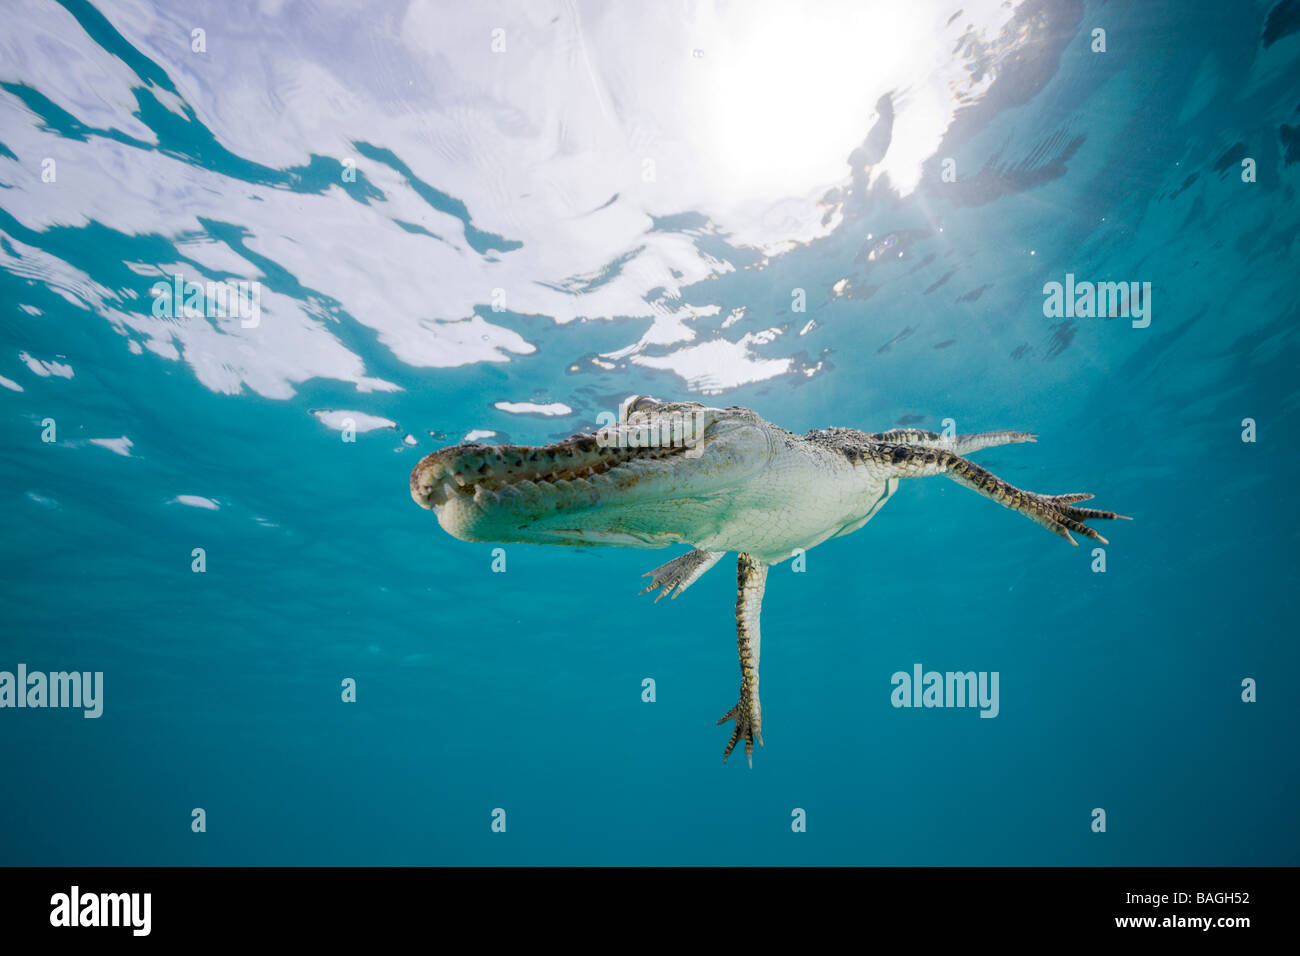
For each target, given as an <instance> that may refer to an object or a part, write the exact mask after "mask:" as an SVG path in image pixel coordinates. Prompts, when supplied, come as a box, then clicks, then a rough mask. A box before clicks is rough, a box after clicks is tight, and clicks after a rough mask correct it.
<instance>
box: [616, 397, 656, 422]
mask: <svg viewBox="0 0 1300 956" xmlns="http://www.w3.org/2000/svg"><path fill="white" fill-rule="evenodd" d="M658 404H659V402H658V400H656V399H653V398H651V397H650V396H649V395H637V396H636V397H635V398H633V399H631V400H630V401H629V402H628V403H627V405H626V406H625V408H624V411H623V419H624V421H626V420H627V418H628V417H629V416H631V415H632V414H633V413H634V412H643V411H645V410H646V409H648V408H653V407H654V406H656V405H658Z"/></svg>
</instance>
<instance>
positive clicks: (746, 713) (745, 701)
mask: <svg viewBox="0 0 1300 956" xmlns="http://www.w3.org/2000/svg"><path fill="white" fill-rule="evenodd" d="M729 720H734V721H735V722H736V729H735V730H733V731H732V732H731V739H730V740H728V741H727V749H726V750H724V751H723V752H722V762H723V763H726V762H727V758H728V757H730V756H731V751H732V750H733V749H735V746H736V743H737V742H738V741H740V740H741V739H743V740H744V741H745V758H746V759H747V760H748V761H749V767H750V769H751V770H752V769H753V768H754V740H755V738H757V739H758V745H759V746H760V747H761V746H763V715H762V712H761V711H760V710H759V706H758V701H756V700H754V699H753V698H751V697H750V695H749V694H747V693H746V692H745V691H744V690H743V689H742V690H741V692H740V701H739V702H738V703H737V704H736V706H735V707H733V708H731V710H729V711H727V712H726V713H725V714H723V715H722V719H721V720H719V721H718V723H719V724H725V723H726V722H727V721H729Z"/></svg>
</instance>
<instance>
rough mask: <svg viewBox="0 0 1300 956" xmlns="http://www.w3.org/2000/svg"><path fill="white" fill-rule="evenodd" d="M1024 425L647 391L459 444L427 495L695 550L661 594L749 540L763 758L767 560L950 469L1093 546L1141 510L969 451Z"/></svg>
mask: <svg viewBox="0 0 1300 956" xmlns="http://www.w3.org/2000/svg"><path fill="white" fill-rule="evenodd" d="M1037 437H1038V436H1037V435H1033V434H1029V433H1026V432H1016V431H993V432H981V433H978V434H969V435H942V434H938V433H935V432H930V431H923V430H920V429H914V428H896V429H893V430H891V431H885V432H875V433H867V432H861V431H856V430H854V429H851V428H822V429H816V430H814V431H810V432H808V433H807V434H805V435H802V436H801V435H795V434H793V433H792V432H789V431H786V430H785V429H784V428H781V427H780V426H778V425H774V424H772V423H771V422H767V421H765V420H764V419H763V418H761V417H760V416H759V415H758V414H757V413H755V412H753V411H751V410H750V409H748V408H743V407H741V406H738V405H732V406H729V407H727V408H711V407H707V406H705V405H703V404H701V403H699V402H672V401H660V400H658V399H655V398H652V397H650V396H636V397H634V398H632V399H629V400H628V401H626V402H624V403H623V406H622V409H621V411H620V414H619V417H618V420H617V421H615V422H612V423H611V424H609V425H606V426H605V427H604V428H601V429H600V430H599V431H597V432H584V433H579V434H576V435H573V436H571V437H569V438H566V439H564V440H563V441H559V442H555V443H554V444H549V445H541V446H526V445H485V444H479V443H469V444H460V445H453V446H450V447H447V448H443V449H440V450H439V451H435V452H433V453H432V454H430V455H427V456H426V457H424V458H423V459H421V460H420V462H419V463H418V464H417V465H416V466H415V468H414V469H412V471H411V497H412V498H414V499H415V502H416V503H417V504H419V505H420V506H421V507H423V508H427V509H429V510H431V511H433V512H434V513H435V514H436V515H437V517H438V523H439V524H440V525H441V526H442V527H443V529H444V530H445V531H447V532H448V533H449V534H451V535H453V536H455V537H457V538H460V539H462V540H465V541H490V542H499V543H525V544H549V545H568V546H578V547H590V546H615V547H630V548H664V547H669V546H672V545H690V546H691V548H692V550H690V551H688V552H687V553H685V554H683V555H681V556H680V557H677V558H674V559H673V560H672V561H669V562H668V563H667V564H664V565H662V566H660V567H658V568H655V569H654V570H652V571H649V572H647V573H646V574H645V575H644V576H645V577H648V578H650V584H649V585H648V586H647V587H646V588H645V589H644V590H643V591H642V592H641V593H643V594H645V593H647V592H650V591H656V590H657V591H658V592H659V593H658V596H657V597H656V598H655V602H656V603H658V601H660V600H662V599H663V598H664V597H666V596H669V597H671V598H674V599H675V598H677V597H678V596H680V595H681V594H682V593H683V592H685V591H686V589H687V588H689V587H690V586H691V585H692V584H694V583H695V582H696V581H698V580H699V579H700V577H701V576H702V575H703V574H704V573H705V572H707V571H708V570H709V569H710V568H712V567H713V566H714V565H715V564H717V563H718V561H719V560H720V559H721V558H722V557H723V556H724V555H726V554H728V553H730V552H736V554H737V556H738V557H737V562H736V646H737V650H738V654H739V659H740V672H741V682H740V695H739V700H738V701H737V703H736V706H734V707H732V708H731V709H730V710H729V711H727V713H725V714H724V715H723V716H722V717H721V719H719V720H718V723H719V724H723V723H726V722H727V721H729V720H734V721H735V726H734V728H733V729H732V732H731V739H730V740H728V741H727V745H726V748H725V749H724V751H723V755H722V759H723V762H724V763H725V762H726V759H727V758H728V757H729V756H730V755H731V753H732V751H733V749H734V748H735V747H736V745H737V744H738V743H740V742H742V741H743V744H744V752H745V756H746V759H747V760H748V762H749V766H750V767H751V768H752V767H753V760H754V741H755V740H757V741H758V743H759V744H760V745H762V743H763V735H762V727H763V719H762V707H761V704H760V701H759V679H758V671H759V655H760V650H761V644H762V639H761V635H760V630H759V616H760V612H761V609H762V604H763V592H764V589H765V586H766V582H767V571H768V568H770V567H771V566H772V565H774V564H778V563H780V562H782V561H785V560H786V559H788V558H791V557H793V556H794V555H795V554H797V553H801V552H806V551H807V550H809V549H810V548H813V547H816V546H817V545H819V544H821V543H822V542H823V541H826V540H828V539H830V538H834V537H839V536H841V535H846V534H849V533H851V532H853V531H857V530H858V529H859V528H861V527H862V526H863V525H865V524H866V523H867V522H868V521H870V520H871V519H872V518H874V517H875V516H876V515H877V514H878V513H879V512H880V509H881V508H882V507H883V506H884V504H885V502H887V501H888V500H889V499H890V497H891V496H892V495H893V494H894V492H895V491H896V490H897V488H898V483H899V481H900V480H901V479H903V478H921V477H925V476H929V475H944V476H946V477H948V478H950V479H952V480H953V481H955V482H957V483H958V484H960V485H964V486H966V487H967V488H970V489H972V490H974V491H977V492H979V493H980V494H981V495H984V496H985V497H987V498H992V499H993V500H994V501H996V502H997V503H998V504H1000V505H1002V506H1003V507H1005V508H1009V509H1011V510H1012V511H1017V512H1019V513H1020V514H1022V515H1024V516H1025V517H1027V518H1029V519H1030V520H1032V521H1035V522H1037V523H1038V524H1040V525H1042V526H1043V527H1044V528H1047V529H1048V530H1049V531H1052V532H1054V533H1056V534H1058V535H1060V536H1061V537H1062V538H1064V539H1066V540H1067V541H1068V542H1069V543H1070V544H1072V545H1077V544H1078V542H1077V541H1076V540H1075V539H1074V537H1073V535H1072V532H1073V533H1074V534H1080V535H1084V536H1086V537H1088V538H1091V539H1093V540H1095V541H1099V542H1101V543H1102V544H1108V543H1109V542H1108V541H1107V540H1106V539H1105V538H1104V537H1102V536H1101V534H1099V533H1098V532H1097V531H1096V529H1094V528H1091V527H1089V526H1088V525H1087V523H1086V522H1088V521H1090V520H1096V519H1115V518H1123V519H1125V520H1127V519H1128V516H1127V515H1121V514H1116V513H1115V512H1113V511H1100V510H1097V509H1094V508H1081V507H1079V506H1078V503H1079V502H1081V501H1086V500H1088V499H1090V498H1092V497H1093V496H1092V495H1090V494H1065V495H1041V494H1035V493H1033V492H1029V491H1022V490H1020V489H1019V488H1016V487H1014V486H1012V485H1010V484H1008V483H1007V482H1005V481H1003V480H1002V479H1001V478H998V477H996V476H994V475H992V474H991V473H989V472H988V471H986V470H985V469H983V468H981V467H980V466H979V465H977V464H975V463H974V462H971V461H969V460H968V459H967V458H965V457H964V456H965V455H968V454H971V453H972V452H976V451H979V450H981V449H984V448H992V447H994V446H998V445H1007V444H1014V443H1020V442H1033V441H1035V440H1036V439H1037Z"/></svg>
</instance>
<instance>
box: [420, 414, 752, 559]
mask: <svg viewBox="0 0 1300 956" xmlns="http://www.w3.org/2000/svg"><path fill="white" fill-rule="evenodd" d="M673 410H676V411H678V412H680V411H682V410H685V411H686V412H688V413H689V414H691V415H693V416H697V418H696V421H697V422H698V423H699V425H698V430H699V432H700V433H702V434H701V435H700V436H699V439H698V441H697V442H693V443H692V444H691V445H690V446H686V445H682V444H677V445H668V446H667V447H664V446H662V445H661V446H657V447H656V446H652V447H634V446H633V443H635V442H636V441H637V439H635V438H630V436H632V435H633V434H634V433H636V432H637V430H638V429H644V428H645V427H647V424H648V423H649V424H650V425H653V423H654V416H655V415H662V414H663V413H664V412H665V411H673ZM766 425H767V423H766V422H763V421H762V419H760V418H758V416H756V415H754V414H753V413H752V412H749V411H748V410H747V409H706V408H703V407H702V406H699V405H695V404H694V403H684V404H682V405H668V404H666V403H660V404H658V405H657V406H656V407H655V408H654V410H653V412H643V413H634V414H632V415H629V416H628V420H627V421H625V422H621V423H619V424H618V425H615V426H611V427H610V428H607V429H602V430H601V432H600V433H599V435H591V434H582V435H574V436H573V437H571V438H567V439H565V440H564V441H561V442H557V443H555V444H552V445H542V446H525V445H496V446H494V445H478V444H468V445H455V446H452V447H450V448H444V449H441V450H440V451H436V452H434V453H433V454H431V455H428V456H426V457H425V458H424V459H422V460H421V461H420V463H419V464H417V465H416V466H415V468H414V469H413V470H412V472H411V497H412V498H413V499H414V500H415V502H416V503H417V504H419V505H420V506H421V507H423V508H428V509H430V510H432V511H433V512H434V513H435V514H436V515H437V516H438V523H439V524H440V525H442V527H443V530H445V531H446V532H448V533H449V534H451V535H453V536H455V537H457V538H461V539H462V540H465V541H493V542H521V543H526V544H562V545H616V546H620V547H632V548H661V547H665V546H667V545H670V544H676V543H680V542H694V541H697V540H699V539H701V538H702V537H705V536H707V534H708V533H709V532H710V530H711V529H713V528H716V526H717V525H718V523H719V521H720V520H722V517H723V515H725V514H726V513H727V511H728V510H729V509H730V508H731V507H732V506H733V505H734V499H735V496H736V495H738V494H741V493H742V492H743V490H744V488H745V486H746V484H747V483H748V481H749V479H750V477H751V476H752V475H753V474H754V473H755V472H757V471H759V470H761V469H762V468H764V467H765V466H766V465H767V464H768V462H769V460H770V458H771V456H772V443H771V439H770V435H769V433H768V431H767V430H766V427H765V426H766ZM638 434H639V435H640V436H641V440H644V437H643V436H644V431H641V432H639V433H638Z"/></svg>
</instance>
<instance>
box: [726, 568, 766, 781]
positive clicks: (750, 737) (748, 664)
mask: <svg viewBox="0 0 1300 956" xmlns="http://www.w3.org/2000/svg"><path fill="white" fill-rule="evenodd" d="M766 585H767V565H766V564H763V563H762V562H761V561H759V560H758V559H757V558H754V557H752V556H751V555H748V554H741V555H739V556H738V558H737V561H736V648H737V650H738V651H739V652H740V701H739V702H738V703H737V704H736V706H735V707H733V708H731V710H729V711H727V712H726V713H725V714H723V715H722V719H721V720H719V721H718V723H720V724H721V723H725V722H726V721H728V720H735V722H736V729H735V730H733V731H732V732H731V739H730V740H729V741H727V749H726V750H724V751H723V752H722V762H723V763H726V762H727V758H728V757H730V756H731V751H732V749H733V748H734V747H735V746H736V744H737V742H738V741H740V740H744V741H745V757H746V759H747V760H748V761H749V766H750V768H751V769H752V768H753V766H754V740H755V738H757V739H758V743H759V746H760V747H761V746H762V745H763V708H762V706H761V705H760V704H759V701H758V658H759V652H760V651H761V649H762V643H763V640H762V636H761V634H760V633H759V615H760V614H761V612H762V610H763V589H764V587H766Z"/></svg>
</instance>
